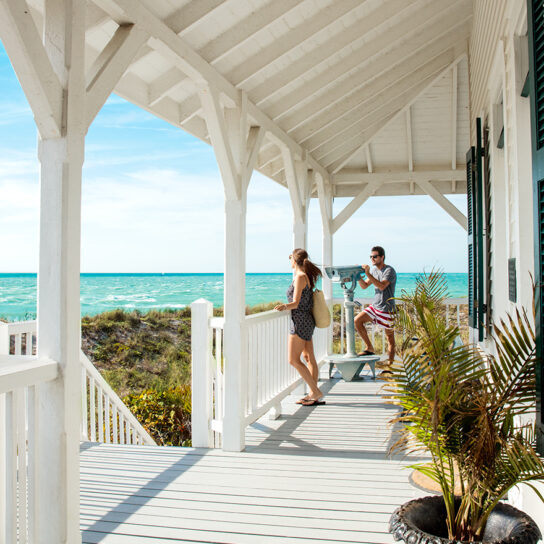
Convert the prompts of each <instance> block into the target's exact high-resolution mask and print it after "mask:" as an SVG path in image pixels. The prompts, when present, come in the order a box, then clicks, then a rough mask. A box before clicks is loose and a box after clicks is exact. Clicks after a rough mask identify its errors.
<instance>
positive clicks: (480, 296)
mask: <svg viewBox="0 0 544 544" xmlns="http://www.w3.org/2000/svg"><path fill="white" fill-rule="evenodd" d="M483 155H484V150H483V148H482V120H481V119H480V118H479V117H478V118H477V119H476V169H475V172H474V176H473V178H472V179H473V182H474V187H473V192H472V199H473V202H474V227H475V229H474V239H475V242H476V251H475V258H476V272H477V277H476V282H475V283H476V285H477V288H476V293H477V296H476V302H475V303H476V304H477V306H478V313H477V318H478V320H477V328H478V340H479V341H480V342H481V341H482V340H483V339H484V331H485V321H484V312H485V304H484V302H485V298H484V297H485V287H484V270H485V261H484V212H483V201H484V198H483V176H482V171H483V168H482V158H483Z"/></svg>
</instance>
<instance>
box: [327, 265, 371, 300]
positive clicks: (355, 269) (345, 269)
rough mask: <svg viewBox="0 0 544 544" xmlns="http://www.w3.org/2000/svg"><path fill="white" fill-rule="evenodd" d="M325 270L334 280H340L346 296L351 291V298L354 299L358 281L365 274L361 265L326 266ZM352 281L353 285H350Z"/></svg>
mask: <svg viewBox="0 0 544 544" xmlns="http://www.w3.org/2000/svg"><path fill="white" fill-rule="evenodd" d="M325 272H326V274H327V276H329V278H330V279H331V280H332V281H334V282H340V286H341V287H342V289H343V290H344V296H346V295H347V294H348V293H351V300H353V292H354V291H355V287H357V282H358V281H359V279H360V278H362V277H363V275H364V270H363V269H362V268H361V265H357V264H355V265H351V266H326V267H325ZM350 282H351V285H348V284H349V283H350ZM348 300H349V299H348Z"/></svg>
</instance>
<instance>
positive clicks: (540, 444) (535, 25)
mask: <svg viewBox="0 0 544 544" xmlns="http://www.w3.org/2000/svg"><path fill="white" fill-rule="evenodd" d="M527 33H528V38H529V40H528V42H529V96H530V99H531V140H532V162H533V203H534V212H533V218H534V237H535V238H534V239H535V244H534V245H535V270H534V275H535V283H536V288H537V289H536V320H535V322H536V349H537V371H536V411H537V414H536V424H537V448H538V451H539V453H541V454H543V455H544V410H543V402H544V364H543V355H544V349H543V342H544V300H543V296H542V292H541V291H542V281H543V279H544V0H527Z"/></svg>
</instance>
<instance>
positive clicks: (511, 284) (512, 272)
mask: <svg viewBox="0 0 544 544" xmlns="http://www.w3.org/2000/svg"><path fill="white" fill-rule="evenodd" d="M517 292H518V287H517V282H516V259H515V258H512V259H508V300H509V301H510V302H517V301H518V297H517Z"/></svg>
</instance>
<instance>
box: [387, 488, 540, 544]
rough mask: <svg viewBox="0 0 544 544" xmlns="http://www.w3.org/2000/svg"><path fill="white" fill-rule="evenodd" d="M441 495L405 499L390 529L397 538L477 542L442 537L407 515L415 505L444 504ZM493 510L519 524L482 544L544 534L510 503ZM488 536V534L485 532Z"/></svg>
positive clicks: (413, 542)
mask: <svg viewBox="0 0 544 544" xmlns="http://www.w3.org/2000/svg"><path fill="white" fill-rule="evenodd" d="M443 501H444V499H443V497H442V495H430V496H426V497H422V498H419V499H413V500H411V501H408V502H405V503H404V504H402V505H401V506H400V507H399V508H397V509H396V510H395V511H394V512H393V514H392V515H391V519H390V520H389V532H390V533H391V534H392V535H393V538H394V539H395V540H403V541H404V542H405V543H407V544H474V541H470V542H469V541H464V540H463V541H460V540H450V539H449V538H447V537H446V538H444V537H441V536H437V535H433V534H430V533H428V532H425V531H424V530H422V529H420V528H419V527H417V526H416V525H415V523H413V521H412V520H411V519H409V516H407V514H408V513H409V512H410V510H413V509H414V508H417V507H419V508H421V509H424V508H429V507H436V503H439V504H444V502H443ZM493 512H496V513H497V514H503V515H505V516H510V517H511V518H515V519H516V520H517V521H518V522H519V524H520V527H519V530H516V532H515V534H514V535H513V536H510V535H508V536H506V537H505V538H499V539H497V538H496V537H493V538H492V539H491V540H489V539H487V540H483V541H482V542H481V543H480V544H536V543H537V542H538V541H539V540H540V539H541V538H542V535H541V533H540V530H539V528H538V526H537V525H536V523H535V522H534V520H533V519H532V518H531V517H530V516H529V515H527V514H526V513H525V512H522V511H521V510H518V509H517V508H514V507H513V506H511V505H510V504H506V503H499V504H498V505H497V506H496V507H495V508H494V509H493ZM484 536H485V535H484Z"/></svg>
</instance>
